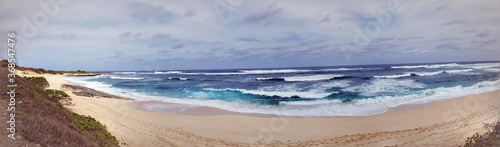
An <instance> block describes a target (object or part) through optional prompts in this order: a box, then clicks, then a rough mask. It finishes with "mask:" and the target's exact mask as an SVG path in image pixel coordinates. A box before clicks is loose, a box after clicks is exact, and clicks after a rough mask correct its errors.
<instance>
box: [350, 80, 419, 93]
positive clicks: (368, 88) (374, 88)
mask: <svg viewBox="0 0 500 147" xmlns="http://www.w3.org/2000/svg"><path fill="white" fill-rule="evenodd" d="M424 87H425V84H422V83H418V82H415V81H414V80H411V79H406V80H396V79H373V80H370V83H364V84H361V85H357V86H352V87H347V88H344V89H342V91H346V92H356V93H359V94H360V95H363V96H376V95H378V94H379V93H384V92H394V91H398V92H400V93H404V92H409V91H411V88H424Z"/></svg>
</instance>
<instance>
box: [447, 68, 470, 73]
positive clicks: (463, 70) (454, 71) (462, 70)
mask: <svg viewBox="0 0 500 147" xmlns="http://www.w3.org/2000/svg"><path fill="white" fill-rule="evenodd" d="M470 71H473V69H457V70H445V71H444V72H445V73H462V72H470Z"/></svg>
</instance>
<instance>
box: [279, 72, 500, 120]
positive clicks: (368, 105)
mask: <svg viewBox="0 0 500 147" xmlns="http://www.w3.org/2000/svg"><path fill="white" fill-rule="evenodd" d="M499 87H500V80H497V81H484V82H480V83H477V84H474V85H472V86H469V87H462V86H460V85H459V86H455V87H439V88H434V89H425V90H421V91H419V92H417V93H415V94H411V95H404V96H379V97H374V98H367V99H360V100H352V101H351V102H349V103H344V102H342V101H341V100H326V99H321V100H315V101H282V102H280V103H279V104H280V105H284V106H290V107H293V108H294V109H300V108H301V107H303V108H313V110H311V111H315V112H316V113H312V114H311V115H312V116H363V115H374V114H380V113H384V112H386V111H387V110H388V109H389V108H393V107H397V106H400V105H404V104H422V103H428V102H431V101H438V100H446V99H452V98H457V97H461V96H466V95H472V94H479V93H484V92H489V91H494V90H498V89H500V88H499ZM290 113H294V112H293V111H292V112H290ZM299 114H303V113H299ZM303 115H306V116H308V115H307V114H303Z"/></svg>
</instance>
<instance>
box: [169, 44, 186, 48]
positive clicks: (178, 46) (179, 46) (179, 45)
mask: <svg viewBox="0 0 500 147" xmlns="http://www.w3.org/2000/svg"><path fill="white" fill-rule="evenodd" d="M185 45H186V44H184V43H178V44H176V45H174V46H172V47H170V48H171V49H180V48H183V47H184V46H185Z"/></svg>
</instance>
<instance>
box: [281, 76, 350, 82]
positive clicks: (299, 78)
mask: <svg viewBox="0 0 500 147" xmlns="http://www.w3.org/2000/svg"><path fill="white" fill-rule="evenodd" d="M342 76H344V75H311V76H293V77H282V78H283V79H285V81H321V80H329V79H331V78H335V77H342Z"/></svg>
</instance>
